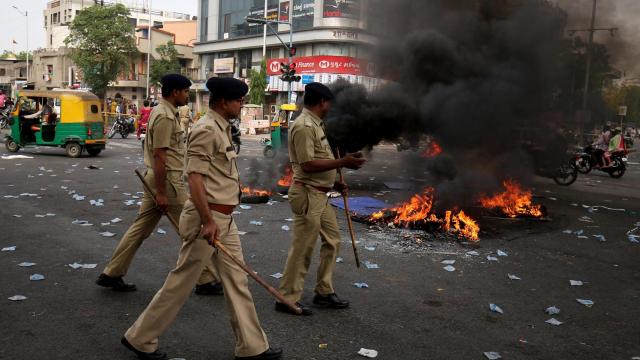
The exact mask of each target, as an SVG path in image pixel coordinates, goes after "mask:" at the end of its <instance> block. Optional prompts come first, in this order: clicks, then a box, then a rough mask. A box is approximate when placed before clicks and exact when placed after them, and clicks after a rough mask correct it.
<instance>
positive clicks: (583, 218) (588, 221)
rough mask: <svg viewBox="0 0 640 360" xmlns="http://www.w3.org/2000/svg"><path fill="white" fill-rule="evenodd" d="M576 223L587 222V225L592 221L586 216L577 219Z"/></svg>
mask: <svg viewBox="0 0 640 360" xmlns="http://www.w3.org/2000/svg"><path fill="white" fill-rule="evenodd" d="M578 221H582V222H587V223H592V222H593V219H592V218H590V217H588V216H587V215H585V216H582V217H580V218H578Z"/></svg>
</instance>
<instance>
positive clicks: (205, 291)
mask: <svg viewBox="0 0 640 360" xmlns="http://www.w3.org/2000/svg"><path fill="white" fill-rule="evenodd" d="M222 294H224V291H223V290H222V284H221V283H217V282H210V283H206V284H202V285H196V295H222Z"/></svg>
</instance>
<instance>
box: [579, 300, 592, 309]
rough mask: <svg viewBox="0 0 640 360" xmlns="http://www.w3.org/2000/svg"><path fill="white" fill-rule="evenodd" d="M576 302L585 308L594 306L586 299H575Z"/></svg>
mask: <svg viewBox="0 0 640 360" xmlns="http://www.w3.org/2000/svg"><path fill="white" fill-rule="evenodd" d="M576 301H577V302H579V303H580V304H582V305H584V306H586V307H592V306H593V304H595V303H594V302H593V301H592V300H588V299H576Z"/></svg>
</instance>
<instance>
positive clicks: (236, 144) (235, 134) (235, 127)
mask: <svg viewBox="0 0 640 360" xmlns="http://www.w3.org/2000/svg"><path fill="white" fill-rule="evenodd" d="M241 135H242V132H241V131H240V121H239V120H238V119H234V120H231V141H232V143H233V150H234V151H235V152H236V154H239V153H240V145H242V141H240V136H241Z"/></svg>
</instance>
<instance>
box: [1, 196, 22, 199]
mask: <svg viewBox="0 0 640 360" xmlns="http://www.w3.org/2000/svg"><path fill="white" fill-rule="evenodd" d="M3 197H4V198H5V199H17V198H19V197H20V196H17V195H5V196H3Z"/></svg>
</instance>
